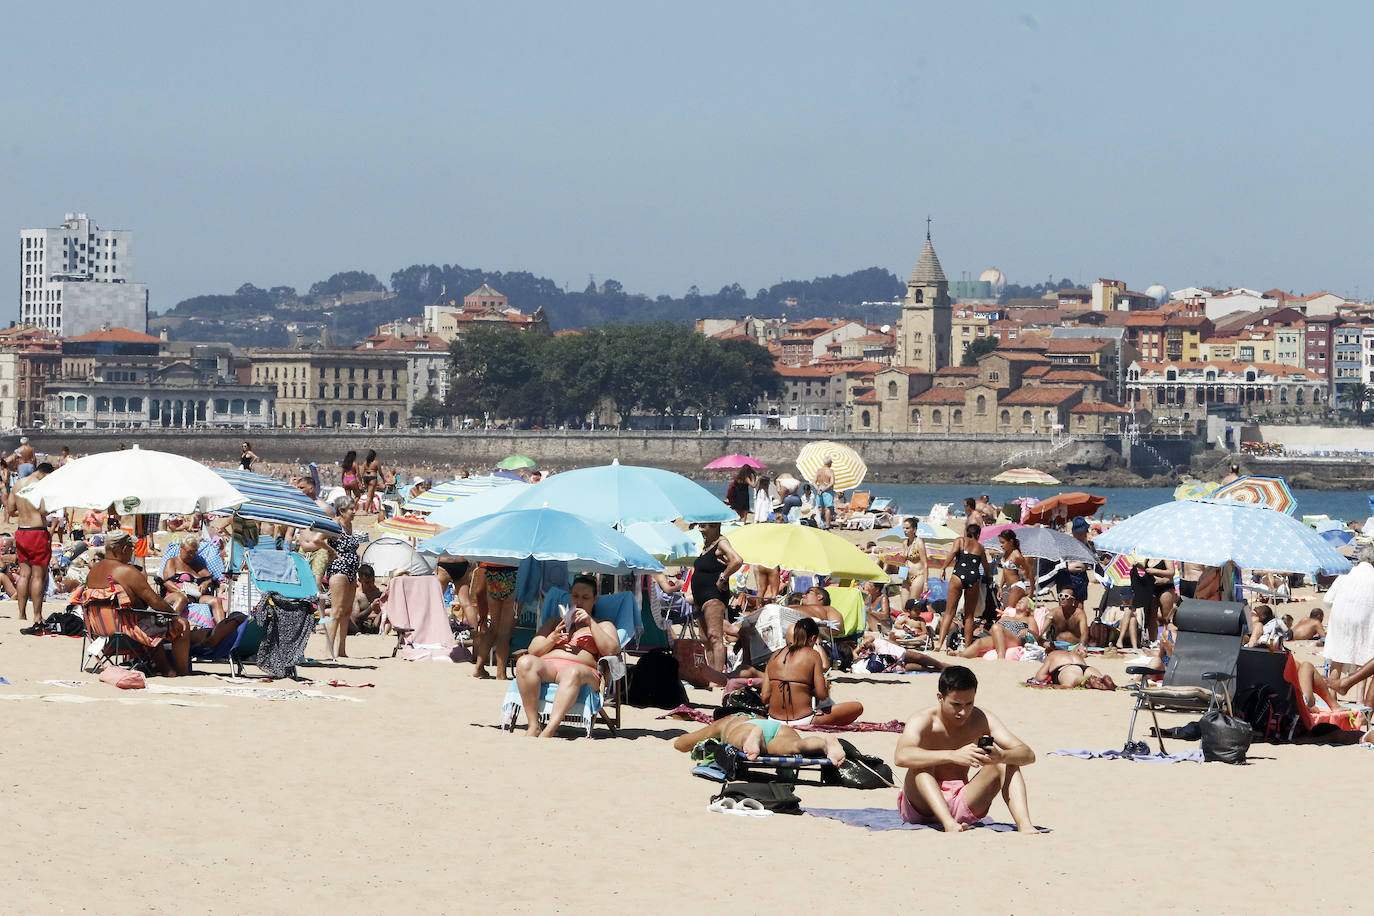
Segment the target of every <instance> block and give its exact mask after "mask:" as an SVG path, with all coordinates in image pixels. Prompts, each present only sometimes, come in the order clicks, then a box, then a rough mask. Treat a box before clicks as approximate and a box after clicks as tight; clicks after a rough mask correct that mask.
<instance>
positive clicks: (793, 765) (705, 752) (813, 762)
mask: <svg viewBox="0 0 1374 916" xmlns="http://www.w3.org/2000/svg"><path fill="white" fill-rule="evenodd" d="M692 759H693V761H694V762H696V763H697V766H694V767H693V768H692V775H693V776H698V777H700V778H702V779H706V780H709V781H711V782H718V783H722V784H724V783H728V782H733V781H735V780H749V779H751V778H756V777H755V776H754V775H753V774H752V773H751V771H753V770H762V769H772V770H773V773H772V774H771V776H772V778H773V779H775V780H778V781H782V782H789V783H799V782H800V781H801V780H800V779H799V778H798V777H799V776H800V774H801V771H803V770H808V771H815V775H816V783H815V784H816V785H822V784H823V783H824V779H823V769H824V768H825V767H828V766H831V763H830V761H829V760H828V759H827V758H825V757H792V756H779V755H777V754H760V755H759V756H757V757H755V758H754V759H753V760H750V759H749V758H747V757H745V756H744V753H743V752H742V751H740V749H739V748H737V747H735V746H733V745H730V744H725V743H724V742H722V741H719V740H716V739H714V738H712V739H710V740H708V741H703V742H702V743H701V744H699V745H697V746H696V747H695V748H693V749H692Z"/></svg>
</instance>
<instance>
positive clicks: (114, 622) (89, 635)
mask: <svg viewBox="0 0 1374 916" xmlns="http://www.w3.org/2000/svg"><path fill="white" fill-rule="evenodd" d="M72 603H73V604H75V605H77V606H78V607H80V608H81V614H82V617H83V618H84V620H85V633H84V635H83V636H82V638H81V659H80V662H79V663H78V666H77V667H78V670H82V671H86V670H89V671H90V672H91V673H92V674H99V673H100V671H101V669H103V668H104V667H105V666H106V665H107V664H112V663H113V664H118V661H117V659H128V658H136V659H139V660H144V659H148V658H149V656H150V655H151V654H152V653H153V652H161V651H163V649H162V645H163V641H162V640H161V639H159V638H150V637H148V636H147V634H145V633H144V632H143V629H142V627H141V626H140V619H141V618H145V615H150V616H151V617H153V618H154V619H157V620H161V619H163V618H172V617H176V616H177V615H175V614H170V613H166V612H163V611H152V610H147V609H136V608H134V607H133V606H132V602H131V601H130V600H129V595H128V592H126V591H125V590H124V588H123V586H121V585H118V584H112V585H110V586H109V587H108V588H92V587H90V586H84V585H83V586H82V587H81V588H79V589H77V590H76V591H75V592H74V593H73V594H72ZM88 641H89V643H90V646H91V648H90V649H89V650H88V649H87V642H88ZM88 653H89V654H91V655H94V656H95V659H94V660H93V661H92V662H91V667H90V668H89V669H88V668H86V667H85V666H86V656H87V654H88Z"/></svg>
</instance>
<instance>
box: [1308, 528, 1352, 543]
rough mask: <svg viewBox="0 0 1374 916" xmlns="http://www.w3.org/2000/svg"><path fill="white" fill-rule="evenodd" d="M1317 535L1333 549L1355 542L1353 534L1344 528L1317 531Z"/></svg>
mask: <svg viewBox="0 0 1374 916" xmlns="http://www.w3.org/2000/svg"><path fill="white" fill-rule="evenodd" d="M1317 534H1318V535H1319V536H1320V537H1321V539H1322V540H1324V541H1326V543H1328V544H1330V545H1331V546H1333V547H1344V546H1345V545H1346V544H1349V543H1350V542H1351V541H1353V540H1355V532H1353V531H1347V530H1346V529H1344V528H1327V529H1326V530H1325V531H1318V532H1317Z"/></svg>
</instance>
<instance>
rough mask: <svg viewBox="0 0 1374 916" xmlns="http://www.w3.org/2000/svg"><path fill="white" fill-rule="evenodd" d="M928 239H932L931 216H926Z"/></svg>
mask: <svg viewBox="0 0 1374 916" xmlns="http://www.w3.org/2000/svg"><path fill="white" fill-rule="evenodd" d="M926 241H927V242H928V241H930V216H928V215H927V216H926Z"/></svg>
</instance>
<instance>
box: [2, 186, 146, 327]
mask: <svg viewBox="0 0 1374 916" xmlns="http://www.w3.org/2000/svg"><path fill="white" fill-rule="evenodd" d="M133 237H134V234H133V232H131V231H129V230H127V229H101V228H100V227H99V226H97V225H96V224H95V223H94V222H93V221H92V220H91V219H90V217H88V216H87V215H86V214H85V213H68V214H67V215H66V218H65V219H64V220H63V221H62V225H61V226H58V227H57V228H54V229H21V230H20V232H19V316H20V321H21V322H22V323H23V324H27V325H33V326H35V327H40V328H43V329H45V330H47V331H51V332H52V333H54V334H57V335H58V336H68V337H71V336H76V335H79V334H85V333H88V332H90V331H94V330H96V329H98V328H99V327H100V326H101V325H106V324H108V325H116V326H119V327H127V328H132V329H133V330H135V331H146V330H147V329H148V287H147V286H146V285H144V284H142V283H135V282H134V280H133V266H134V261H133V254H134V252H133Z"/></svg>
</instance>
